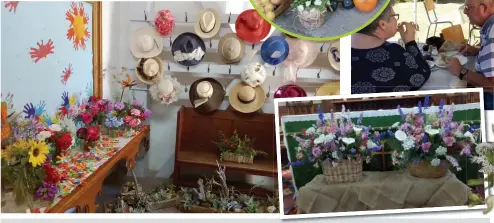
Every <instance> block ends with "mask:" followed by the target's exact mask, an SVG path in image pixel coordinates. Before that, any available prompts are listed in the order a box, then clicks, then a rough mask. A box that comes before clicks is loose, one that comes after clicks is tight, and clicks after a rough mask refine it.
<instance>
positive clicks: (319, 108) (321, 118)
mask: <svg viewBox="0 0 494 223" xmlns="http://www.w3.org/2000/svg"><path fill="white" fill-rule="evenodd" d="M317 114H319V115H318V117H319V120H320V121H321V125H324V123H325V121H324V113H322V108H321V105H318V106H317Z"/></svg>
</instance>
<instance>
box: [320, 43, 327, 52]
mask: <svg viewBox="0 0 494 223" xmlns="http://www.w3.org/2000/svg"><path fill="white" fill-rule="evenodd" d="M324 45H326V43H323V44H322V46H321V52H322V51H324Z"/></svg>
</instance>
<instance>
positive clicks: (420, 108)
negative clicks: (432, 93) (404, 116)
mask: <svg viewBox="0 0 494 223" xmlns="http://www.w3.org/2000/svg"><path fill="white" fill-rule="evenodd" d="M419 114H420V115H421V114H422V102H421V101H419Z"/></svg>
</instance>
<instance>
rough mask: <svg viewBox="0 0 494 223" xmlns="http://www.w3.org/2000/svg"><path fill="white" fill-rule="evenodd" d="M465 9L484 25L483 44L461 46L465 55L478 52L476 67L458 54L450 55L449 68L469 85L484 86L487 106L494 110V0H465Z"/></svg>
mask: <svg viewBox="0 0 494 223" xmlns="http://www.w3.org/2000/svg"><path fill="white" fill-rule="evenodd" d="M463 13H465V15H467V16H468V18H469V20H470V23H471V24H473V25H477V26H480V27H482V28H481V30H480V48H477V47H474V46H470V45H465V46H463V47H462V49H461V50H460V53H462V54H463V55H466V56H477V58H476V64H475V70H474V71H472V70H467V69H466V68H464V67H463V66H462V65H461V64H460V61H459V60H458V58H456V57H452V58H450V59H448V64H447V68H448V70H449V71H451V73H453V74H454V75H456V76H458V77H459V78H460V79H462V80H464V81H466V82H467V83H468V84H469V85H470V86H477V87H482V88H484V109H485V110H494V94H493V92H494V29H492V27H493V26H494V0H465V9H464V10H463Z"/></svg>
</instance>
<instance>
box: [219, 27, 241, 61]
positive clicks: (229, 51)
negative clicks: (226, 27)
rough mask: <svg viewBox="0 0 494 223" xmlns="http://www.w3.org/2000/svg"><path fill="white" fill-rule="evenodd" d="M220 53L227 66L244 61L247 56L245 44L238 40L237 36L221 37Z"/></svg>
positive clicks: (229, 34) (231, 34)
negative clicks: (245, 55)
mask: <svg viewBox="0 0 494 223" xmlns="http://www.w3.org/2000/svg"><path fill="white" fill-rule="evenodd" d="M218 53H219V54H220V55H221V59H222V60H223V62H224V63H226V64H232V63H238V62H240V61H242V58H243V57H244V54H245V47H244V44H243V43H242V41H241V40H240V39H238V37H237V34H235V33H228V34H226V35H224V36H222V37H221V39H220V42H219V44H218Z"/></svg>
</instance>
